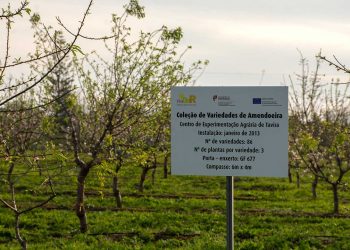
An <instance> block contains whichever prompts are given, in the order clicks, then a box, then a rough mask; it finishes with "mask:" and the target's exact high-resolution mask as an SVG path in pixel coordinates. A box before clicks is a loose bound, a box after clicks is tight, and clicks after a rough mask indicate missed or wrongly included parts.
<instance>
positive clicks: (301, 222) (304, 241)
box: [0, 168, 350, 250]
mask: <svg viewBox="0 0 350 250" xmlns="http://www.w3.org/2000/svg"><path fill="white" fill-rule="evenodd" d="M140 172H141V170H140V169H139V168H128V169H123V170H122V171H121V180H120V185H121V190H122V194H123V202H124V203H123V205H124V208H123V209H116V208H115V202H114V199H113V197H112V196H111V188H110V186H111V185H110V184H109V183H110V182H111V181H110V178H107V177H105V178H101V176H99V175H97V174H96V172H92V173H90V176H89V178H88V183H87V203H86V204H87V207H88V223H89V231H88V233H87V234H80V233H79V231H78V220H77V218H76V216H75V214H74V211H73V206H74V201H75V198H74V194H75V185H76V182H75V178H74V170H71V171H68V172H65V174H64V176H63V177H60V178H59V179H57V180H56V185H55V186H56V191H57V193H58V197H56V198H55V199H54V200H53V201H52V202H50V203H49V204H48V205H46V206H45V207H44V208H40V209H36V210H34V211H32V212H30V213H28V214H24V215H23V216H22V217H21V224H20V227H21V233H22V235H23V236H24V237H25V238H26V239H27V241H28V246H29V249H225V244H226V241H225V235H226V224H225V223H226V221H225V187H226V186H225V178H223V177H196V176H192V177H191V176H169V178H168V179H163V178H162V176H161V173H162V170H161V169H159V171H158V172H157V176H156V182H155V184H154V185H152V184H151V181H150V178H148V179H147V181H146V186H145V191H144V193H143V194H140V193H138V192H137V189H136V187H137V183H138V178H139V174H140ZM101 180H104V185H101V182H100V181H101ZM40 181H41V180H40V177H38V176H37V174H36V173H34V174H31V175H30V176H28V177H26V178H24V177H21V181H20V182H19V184H18V188H17V193H18V196H17V198H18V205H19V206H20V207H28V205H30V204H33V202H35V201H40V200H43V199H45V197H46V196H45V195H44V194H43V193H42V192H39V190H34V189H31V187H32V186H38V185H33V184H35V182H38V183H40ZM303 181H304V182H303V183H302V185H301V187H300V188H299V189H298V188H297V187H296V185H295V184H294V183H292V184H291V183H289V182H288V180H287V179H286V178H285V179H284V178H281V179H277V178H247V177H245V178H237V179H236V180H235V229H234V231H235V232H234V233H235V249H269V250H270V249H350V236H349V235H350V220H349V217H350V211H349V209H350V205H349V199H350V193H349V192H348V191H346V190H341V192H340V198H341V207H340V211H341V214H340V215H339V216H337V217H334V216H333V215H331V214H330V212H331V211H332V192H331V190H330V189H329V187H328V186H327V185H325V184H322V185H320V186H319V187H318V198H317V199H316V200H314V199H312V198H311V191H310V189H311V184H310V183H309V182H310V180H308V179H307V178H306V177H305V178H304V179H303ZM1 185H2V186H1V188H0V189H1V192H5V191H6V186H5V184H4V183H1ZM99 191H103V192H102V193H101V192H99ZM13 225H14V218H13V214H12V213H11V212H10V211H9V210H8V209H6V208H5V207H4V206H0V249H19V246H18V243H17V242H16V240H15V234H14V229H13Z"/></svg>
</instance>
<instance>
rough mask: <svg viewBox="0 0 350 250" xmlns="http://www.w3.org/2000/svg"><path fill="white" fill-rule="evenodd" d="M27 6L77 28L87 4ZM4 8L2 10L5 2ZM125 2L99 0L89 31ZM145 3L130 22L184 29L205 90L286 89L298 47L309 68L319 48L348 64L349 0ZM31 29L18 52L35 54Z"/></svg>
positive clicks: (104, 25) (97, 30)
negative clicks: (201, 65) (200, 63)
mask: <svg viewBox="0 0 350 250" xmlns="http://www.w3.org/2000/svg"><path fill="white" fill-rule="evenodd" d="M11 2H12V3H14V2H15V1H11ZM30 2H31V8H32V10H33V11H35V12H39V13H40V14H41V16H42V19H43V21H44V22H46V23H50V24H52V25H56V24H55V16H60V17H61V19H62V20H63V21H64V22H65V23H66V24H67V25H68V26H69V27H71V28H72V29H73V28H75V27H77V26H78V21H79V20H80V18H81V16H82V13H83V11H84V9H85V8H86V6H87V4H88V1H87V0H60V1H49V0H31V1H30ZM0 3H1V5H0V6H1V7H3V6H4V5H5V4H7V3H8V1H5V0H0ZM126 3H127V1H120V0H96V1H95V3H94V6H93V8H92V15H91V16H89V17H88V21H87V25H86V27H85V29H84V33H85V34H94V35H99V34H101V35H102V34H105V33H106V32H108V30H109V27H110V26H109V23H110V19H111V18H110V17H111V13H112V12H117V13H120V12H121V10H122V9H121V6H122V5H123V4H126ZM140 3H141V4H142V5H144V6H145V8H146V18H145V19H144V20H142V21H137V20H133V21H132V22H133V25H135V27H142V29H144V30H148V31H151V30H154V29H155V28H159V27H161V26H162V25H167V26H170V27H177V26H181V27H182V29H183V31H184V35H185V36H184V40H183V44H184V45H192V47H193V49H192V50H191V51H190V52H189V54H188V56H187V57H186V60H187V61H188V62H191V61H194V60H197V59H208V60H209V61H210V64H209V66H208V68H207V70H206V71H205V73H204V74H203V75H202V77H201V78H200V79H199V81H198V83H199V84H200V85H214V86H215V85H246V84H260V82H261V83H262V85H276V84H277V85H279V84H283V82H284V80H283V79H284V78H285V79H287V78H288V75H293V74H294V73H297V72H298V70H299V64H298V60H299V54H298V52H297V49H299V50H300V51H302V53H303V54H304V56H306V57H307V58H308V59H309V60H310V63H311V64H313V62H314V56H315V55H316V54H317V53H318V51H319V50H320V49H322V51H323V54H324V55H326V56H329V57H331V56H332V55H333V54H334V55H336V56H338V57H339V59H341V60H342V61H343V62H344V63H345V64H349V65H350V46H349V45H350V15H349V13H348V10H349V9H350V1H345V0H333V1H319V0H303V1H302V0H293V1H290V0H288V1H284V0H254V1H253V0H245V1H234V0H221V1H220V0H217V1H213V0H186V1H185V0H176V1H175V0H140ZM56 27H57V25H56ZM26 30H28V26H21V25H18V26H16V28H15V29H14V31H16V32H17V33H16V34H15V36H14V37H13V39H14V41H16V43H15V44H14V47H16V48H18V49H16V52H18V53H19V51H25V50H26V49H27V50H28V49H30V47H29V46H30V43H24V42H23V41H24V40H25V38H23V37H24V36H25V35H26ZM29 36H30V34H29ZM20 37H22V38H20ZM28 40H29V38H28ZM85 49H90V48H88V47H87V48H85ZM322 71H323V72H325V73H326V74H327V75H328V78H326V79H325V81H329V79H330V78H332V77H342V76H343V75H342V74H340V73H337V72H336V71H335V70H333V69H331V68H329V67H328V66H327V65H326V64H324V65H322ZM263 72H264V73H263ZM343 77H344V76H343Z"/></svg>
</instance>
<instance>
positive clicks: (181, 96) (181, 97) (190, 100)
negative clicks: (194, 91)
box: [177, 93, 197, 105]
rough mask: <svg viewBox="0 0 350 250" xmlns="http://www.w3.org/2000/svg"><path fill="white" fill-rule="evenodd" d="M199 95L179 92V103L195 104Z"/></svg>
mask: <svg viewBox="0 0 350 250" xmlns="http://www.w3.org/2000/svg"><path fill="white" fill-rule="evenodd" d="M196 101H197V97H196V96H195V95H189V96H185V95H184V94H183V93H181V94H179V97H178V99H177V104H180V105H181V104H182V105H195V104H196Z"/></svg>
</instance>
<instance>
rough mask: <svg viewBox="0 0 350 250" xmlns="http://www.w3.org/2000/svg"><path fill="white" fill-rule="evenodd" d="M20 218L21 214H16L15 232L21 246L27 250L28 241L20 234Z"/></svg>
mask: <svg viewBox="0 0 350 250" xmlns="http://www.w3.org/2000/svg"><path fill="white" fill-rule="evenodd" d="M19 216H20V214H19V213H17V212H16V215H15V231H16V239H17V241H18V242H19V244H20V245H21V247H22V249H23V250H27V241H26V240H25V239H23V238H22V236H21V234H20V232H19Z"/></svg>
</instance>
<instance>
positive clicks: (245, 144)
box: [171, 86, 288, 177]
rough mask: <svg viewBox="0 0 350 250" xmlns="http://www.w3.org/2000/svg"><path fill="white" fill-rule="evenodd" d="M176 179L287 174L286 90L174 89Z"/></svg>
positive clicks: (173, 155) (173, 144) (282, 175)
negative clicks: (194, 176) (179, 176)
mask: <svg viewBox="0 0 350 250" xmlns="http://www.w3.org/2000/svg"><path fill="white" fill-rule="evenodd" d="M171 166H172V174H175V175H208V176H271V177H285V176H287V172H288V87H284V86H283V87H265V86H264V87H262V86H259V87H174V88H173V89H172V91H171Z"/></svg>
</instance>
